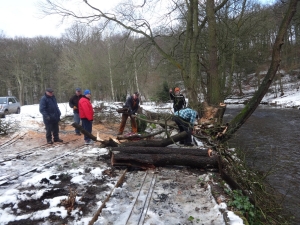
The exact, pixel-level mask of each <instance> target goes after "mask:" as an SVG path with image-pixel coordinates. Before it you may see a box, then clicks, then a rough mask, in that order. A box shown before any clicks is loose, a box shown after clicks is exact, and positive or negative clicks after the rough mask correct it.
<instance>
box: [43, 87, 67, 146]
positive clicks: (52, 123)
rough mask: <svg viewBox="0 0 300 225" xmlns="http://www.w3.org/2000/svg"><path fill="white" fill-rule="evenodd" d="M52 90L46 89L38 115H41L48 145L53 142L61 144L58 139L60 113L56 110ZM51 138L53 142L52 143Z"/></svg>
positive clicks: (56, 106)
mask: <svg viewBox="0 0 300 225" xmlns="http://www.w3.org/2000/svg"><path fill="white" fill-rule="evenodd" d="M53 92H54V91H53V89H52V88H47V89H46V91H45V94H44V96H43V97H42V98H41V100H40V105H39V109H40V113H41V114H42V115H43V121H44V124H45V127H46V139H47V143H48V144H53V141H54V142H63V140H61V139H60V138H59V135H58V133H59V126H58V122H59V121H60V115H61V112H60V110H59V108H58V105H57V101H56V98H55V96H54V94H53ZM52 136H53V141H52Z"/></svg>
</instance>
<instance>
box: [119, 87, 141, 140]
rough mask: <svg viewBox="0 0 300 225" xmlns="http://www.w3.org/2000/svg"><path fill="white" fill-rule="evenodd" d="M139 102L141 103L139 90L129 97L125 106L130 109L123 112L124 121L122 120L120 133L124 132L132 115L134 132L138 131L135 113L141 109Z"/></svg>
mask: <svg viewBox="0 0 300 225" xmlns="http://www.w3.org/2000/svg"><path fill="white" fill-rule="evenodd" d="M139 104H140V100H139V93H138V92H134V94H133V95H132V96H130V97H128V98H127V100H126V102H125V105H124V107H123V108H126V109H128V110H127V112H125V113H122V121H121V125H120V128H119V132H118V135H122V134H123V131H124V128H125V125H126V121H127V118H128V116H129V117H130V120H131V129H132V132H133V133H137V123H136V120H135V117H134V116H133V115H135V113H136V112H137V110H138V109H139Z"/></svg>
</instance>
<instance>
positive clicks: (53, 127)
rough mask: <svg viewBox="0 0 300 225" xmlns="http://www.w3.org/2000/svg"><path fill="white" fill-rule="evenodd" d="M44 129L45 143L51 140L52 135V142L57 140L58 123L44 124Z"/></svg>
mask: <svg viewBox="0 0 300 225" xmlns="http://www.w3.org/2000/svg"><path fill="white" fill-rule="evenodd" d="M45 127H46V139H47V141H51V140H52V135H53V140H58V139H59V136H58V132H59V127H58V122H56V123H45Z"/></svg>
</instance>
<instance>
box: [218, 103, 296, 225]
mask: <svg viewBox="0 0 300 225" xmlns="http://www.w3.org/2000/svg"><path fill="white" fill-rule="evenodd" d="M242 108H243V105H239V106H237V105H227V109H226V111H225V114H224V122H228V121H230V119H232V118H233V117H234V116H235V115H236V114H237V113H239V112H240V110H241V109H242ZM229 145H230V147H235V148H239V149H242V150H243V151H244V152H245V153H246V161H247V164H248V165H249V166H251V167H254V168H256V169H258V170H260V171H264V172H266V171H268V170H270V169H271V170H272V171H273V173H272V174H271V175H270V176H269V177H268V182H269V183H270V184H271V185H272V186H273V187H274V188H275V189H276V190H278V191H279V192H280V193H281V194H283V195H285V196H286V197H285V199H284V202H283V203H284V207H285V209H287V210H288V211H290V212H291V213H292V214H293V215H294V216H295V218H296V221H295V225H296V224H300V207H299V206H300V198H299V196H300V163H299V162H300V110H298V109H291V108H274V107H271V106H265V105H262V106H259V107H258V108H257V109H256V110H255V112H254V113H253V114H252V115H251V117H250V118H249V119H248V120H247V121H246V123H245V124H244V125H243V126H242V127H241V128H240V129H239V130H238V131H237V133H236V134H235V136H234V138H232V139H231V140H230V141H229Z"/></svg>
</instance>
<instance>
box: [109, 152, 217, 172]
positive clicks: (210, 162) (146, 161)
mask: <svg viewBox="0 0 300 225" xmlns="http://www.w3.org/2000/svg"><path fill="white" fill-rule="evenodd" d="M183 152H184V150H182V151H178V153H177V154H137V153H134V154H128V153H121V152H119V151H115V152H113V153H112V156H111V165H112V166H134V167H141V168H144V169H146V168H154V167H159V166H167V165H179V166H192V167H197V168H203V169H206V168H218V158H217V156H212V157H208V156H195V155H187V154H183Z"/></svg>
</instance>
